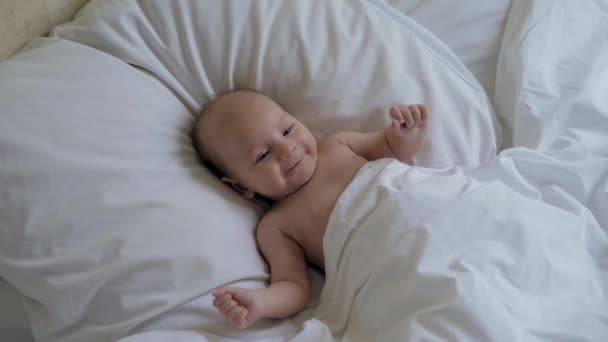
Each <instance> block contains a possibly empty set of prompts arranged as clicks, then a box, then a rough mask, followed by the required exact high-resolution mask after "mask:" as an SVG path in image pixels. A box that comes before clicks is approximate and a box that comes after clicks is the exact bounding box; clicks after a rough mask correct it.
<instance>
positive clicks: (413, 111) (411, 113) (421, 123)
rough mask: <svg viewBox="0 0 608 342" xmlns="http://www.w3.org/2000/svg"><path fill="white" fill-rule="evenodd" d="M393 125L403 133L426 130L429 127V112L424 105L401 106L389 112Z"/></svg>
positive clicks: (392, 108)
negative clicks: (412, 130)
mask: <svg viewBox="0 0 608 342" xmlns="http://www.w3.org/2000/svg"><path fill="white" fill-rule="evenodd" d="M389 115H390V116H391V125H392V127H393V128H395V129H397V130H399V131H400V132H401V133H407V130H411V129H413V128H419V129H425V128H426V126H427V119H428V111H427V108H426V106H425V105H423V104H414V105H409V106H406V105H399V106H394V107H391V109H390V110H389Z"/></svg>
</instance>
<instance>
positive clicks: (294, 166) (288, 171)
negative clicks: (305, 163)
mask: <svg viewBox="0 0 608 342" xmlns="http://www.w3.org/2000/svg"><path fill="white" fill-rule="evenodd" d="M301 162H302V159H300V160H298V161H297V162H296V163H295V164H293V165H292V166H291V167H290V168H289V169H287V171H285V173H287V174H289V173H291V172H293V171H294V170H295V169H296V167H298V165H300V163H301Z"/></svg>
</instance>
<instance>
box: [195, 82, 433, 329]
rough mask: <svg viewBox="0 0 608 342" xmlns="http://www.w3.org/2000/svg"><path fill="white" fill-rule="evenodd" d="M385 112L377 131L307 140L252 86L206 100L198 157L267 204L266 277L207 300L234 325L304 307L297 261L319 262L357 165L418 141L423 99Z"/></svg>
mask: <svg viewBox="0 0 608 342" xmlns="http://www.w3.org/2000/svg"><path fill="white" fill-rule="evenodd" d="M388 115H389V116H390V118H391V125H390V126H389V127H387V128H386V129H384V130H382V131H378V132H372V133H358V132H341V133H334V134H331V135H328V136H326V137H325V138H323V139H322V140H321V141H320V142H319V143H317V142H316V141H315V138H314V137H313V136H312V134H311V133H310V131H309V130H308V129H307V128H306V127H305V126H304V125H303V124H302V123H300V122H299V121H298V120H296V118H294V117H293V116H291V115H290V114H289V113H287V112H286V111H285V110H284V109H283V108H281V106H280V105H278V104H277V103H276V102H274V101H273V100H271V99H270V98H268V97H266V96H264V95H262V94H260V93H257V92H255V91H249V90H243V91H235V92H231V93H228V94H225V95H222V96H220V97H219V98H217V99H215V100H213V101H212V102H211V103H210V104H209V105H208V106H207V107H206V109H205V110H204V112H203V114H202V115H201V116H200V118H199V119H198V121H197V122H196V124H195V127H194V131H193V133H194V143H195V145H196V147H197V150H198V152H199V153H200V154H201V156H202V158H203V159H205V160H206V161H208V162H210V163H212V164H213V165H214V166H215V167H216V168H218V169H219V170H220V171H221V172H222V173H223V175H224V176H223V177H222V178H221V180H222V181H223V182H226V183H228V184H229V185H231V186H232V187H233V188H234V189H235V190H236V191H238V192H239V193H240V194H241V195H242V196H244V197H245V198H248V199H252V198H254V197H255V196H256V195H259V196H263V197H266V198H268V199H270V200H272V203H273V204H272V207H271V209H270V210H269V211H268V212H267V213H266V214H265V215H264V216H263V217H262V219H261V220H260V222H259V223H258V226H257V230H256V237H257V242H258V246H259V249H260V251H261V252H262V254H263V255H264V257H265V259H266V261H267V262H268V265H269V267H270V285H269V286H268V287H267V288H264V289H255V290H252V289H242V288H234V287H222V288H219V289H217V290H216V291H214V293H213V295H214V297H215V299H214V301H213V305H214V306H215V307H216V308H217V309H218V310H219V311H220V312H221V313H222V314H223V315H224V316H225V317H226V318H227V319H228V320H230V321H231V322H232V323H233V324H234V325H235V326H237V327H239V328H246V327H248V326H250V325H251V324H253V323H254V322H255V321H257V320H258V319H260V318H262V317H266V318H283V317H288V316H291V315H293V314H295V313H296V312H298V311H300V310H301V309H303V308H304V307H305V306H306V304H307V303H308V301H309V299H310V281H309V279H308V272H307V261H308V262H310V263H312V264H314V265H316V266H317V267H319V268H321V269H324V258H323V236H324V234H325V229H326V226H327V223H328V220H329V216H330V214H331V211H332V209H333V207H334V205H335V203H336V201H337V200H338V197H339V196H340V194H341V193H342V191H344V189H345V188H346V187H347V185H348V184H349V183H350V182H351V180H352V179H353V177H354V176H355V174H356V173H357V171H358V170H359V169H360V168H361V166H363V165H364V164H365V163H367V162H369V161H373V160H376V159H380V158H397V159H399V160H401V161H403V162H405V161H408V160H409V159H410V157H412V156H413V155H414V154H415V153H416V151H418V150H419V148H420V147H421V145H422V144H423V141H424V138H425V133H426V129H427V126H428V113H427V108H426V107H425V106H424V105H409V106H406V105H400V106H395V107H392V108H391V109H390V110H389V113H388Z"/></svg>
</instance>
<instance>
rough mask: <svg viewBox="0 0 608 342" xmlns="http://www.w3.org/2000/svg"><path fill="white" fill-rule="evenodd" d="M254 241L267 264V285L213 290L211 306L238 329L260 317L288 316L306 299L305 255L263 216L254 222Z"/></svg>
mask: <svg viewBox="0 0 608 342" xmlns="http://www.w3.org/2000/svg"><path fill="white" fill-rule="evenodd" d="M257 240H258V246H259V248H260V250H261V251H262V254H263V255H264V257H265V258H266V261H268V264H269V266H270V286H268V287H267V288H265V289H256V290H250V289H242V288H234V287H223V288H220V289H218V290H216V291H215V292H214V293H213V295H214V296H215V297H216V298H215V300H214V301H213V305H214V306H215V307H216V308H217V309H218V310H219V311H220V312H221V313H222V314H223V315H224V316H225V317H226V318H227V319H229V320H230V321H231V322H232V323H233V324H234V325H235V326H237V327H239V328H246V327H249V326H250V325H251V324H253V323H254V322H255V321H257V320H258V319H260V318H262V317H266V318H284V317H289V316H291V315H293V314H295V313H297V312H298V311H300V310H301V309H303V308H304V307H305V306H306V304H308V301H309V299H310V281H309V279H308V270H307V268H306V258H305V256H304V253H303V251H302V249H301V248H300V246H299V245H298V244H297V243H296V242H295V241H294V240H293V239H292V238H291V237H289V236H287V235H286V234H285V233H283V232H281V231H280V230H279V229H278V228H276V226H275V225H271V224H269V223H268V220H264V219H262V221H260V224H259V225H258V229H257Z"/></svg>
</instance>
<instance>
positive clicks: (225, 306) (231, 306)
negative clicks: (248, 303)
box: [217, 299, 239, 315]
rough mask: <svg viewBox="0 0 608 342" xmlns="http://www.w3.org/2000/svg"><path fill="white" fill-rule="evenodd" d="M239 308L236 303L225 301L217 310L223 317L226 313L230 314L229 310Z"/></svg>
mask: <svg viewBox="0 0 608 342" xmlns="http://www.w3.org/2000/svg"><path fill="white" fill-rule="evenodd" d="M238 306H239V303H237V302H236V301H235V300H232V299H230V300H227V301H224V302H222V303H221V304H220V305H219V306H218V307H217V309H218V310H220V312H221V313H222V314H224V315H228V312H230V310H232V309H234V308H236V307H238Z"/></svg>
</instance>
